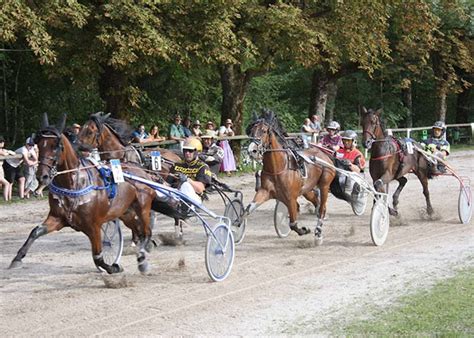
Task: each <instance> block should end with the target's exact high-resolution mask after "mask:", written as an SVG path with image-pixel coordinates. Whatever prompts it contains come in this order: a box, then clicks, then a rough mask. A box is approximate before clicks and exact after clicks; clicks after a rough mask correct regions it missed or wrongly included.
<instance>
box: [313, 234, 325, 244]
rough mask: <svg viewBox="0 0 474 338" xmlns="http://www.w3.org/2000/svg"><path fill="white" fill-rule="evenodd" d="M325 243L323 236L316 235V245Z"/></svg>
mask: <svg viewBox="0 0 474 338" xmlns="http://www.w3.org/2000/svg"><path fill="white" fill-rule="evenodd" d="M322 244H323V236H315V237H314V245H316V246H321V245H322Z"/></svg>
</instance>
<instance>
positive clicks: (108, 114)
mask: <svg viewBox="0 0 474 338" xmlns="http://www.w3.org/2000/svg"><path fill="white" fill-rule="evenodd" d="M110 114H111V113H107V114H105V115H103V119H104V120H107V119H108V118H109V117H110Z"/></svg>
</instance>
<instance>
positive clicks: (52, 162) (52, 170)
mask: <svg viewBox="0 0 474 338" xmlns="http://www.w3.org/2000/svg"><path fill="white" fill-rule="evenodd" d="M47 133H48V134H47ZM50 133H52V134H54V135H51V134H50ZM40 138H55V139H56V141H57V142H56V146H55V149H54V155H53V156H40V157H39V158H38V164H39V165H44V166H46V167H48V168H49V178H53V177H54V176H56V174H57V172H58V169H57V166H58V161H59V156H60V154H61V152H62V150H63V148H64V146H63V143H62V138H61V134H60V133H59V132H58V131H57V130H56V129H53V128H47V129H43V130H41V131H40V132H39V135H38V136H37V139H38V140H39V139H40ZM36 143H38V142H36ZM46 161H48V162H46Z"/></svg>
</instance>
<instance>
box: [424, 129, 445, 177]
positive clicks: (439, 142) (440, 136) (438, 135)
mask: <svg viewBox="0 0 474 338" xmlns="http://www.w3.org/2000/svg"><path fill="white" fill-rule="evenodd" d="M445 133H446V124H444V122H443V121H436V122H435V123H434V124H433V126H432V127H431V136H430V137H429V138H428V139H427V140H426V141H424V142H422V143H421V144H422V145H423V147H424V148H425V150H426V151H428V152H430V153H432V154H433V155H435V156H437V157H439V158H441V159H442V160H445V159H446V158H447V157H448V155H449V152H450V145H449V142H448V141H446V138H445ZM432 170H433V174H442V173H445V172H446V167H445V166H444V164H442V163H437V165H436V168H432Z"/></svg>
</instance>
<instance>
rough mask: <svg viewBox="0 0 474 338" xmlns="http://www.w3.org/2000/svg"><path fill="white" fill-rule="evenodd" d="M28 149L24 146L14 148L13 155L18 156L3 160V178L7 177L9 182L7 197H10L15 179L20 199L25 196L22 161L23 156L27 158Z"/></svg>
mask: <svg viewBox="0 0 474 338" xmlns="http://www.w3.org/2000/svg"><path fill="white" fill-rule="evenodd" d="M27 154H28V149H26V146H23V147H21V148H18V149H17V150H15V155H21V157H19V158H10V159H8V160H5V162H3V170H4V171H5V178H6V179H7V181H8V183H10V187H9V191H8V193H9V196H8V199H9V200H11V199H12V191H13V184H14V183H15V181H17V182H18V195H19V196H20V198H21V199H23V198H25V175H24V173H23V166H22V164H23V161H24V160H25V157H26V158H27Z"/></svg>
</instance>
